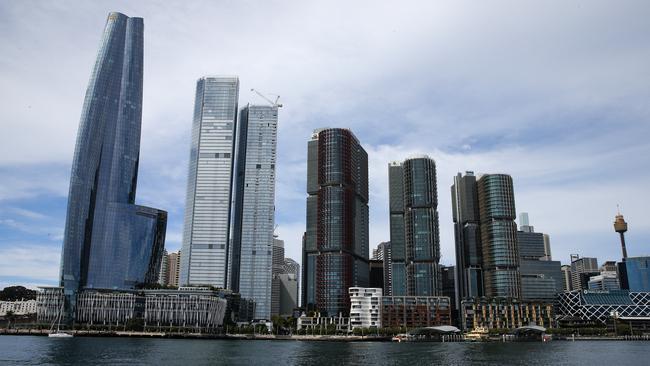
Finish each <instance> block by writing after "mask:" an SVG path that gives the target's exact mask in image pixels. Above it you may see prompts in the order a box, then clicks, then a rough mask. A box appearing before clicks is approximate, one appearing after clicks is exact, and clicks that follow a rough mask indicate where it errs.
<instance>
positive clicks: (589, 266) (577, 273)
mask: <svg viewBox="0 0 650 366" xmlns="http://www.w3.org/2000/svg"><path fill="white" fill-rule="evenodd" d="M599 274H600V271H599V270H598V260H597V259H596V258H588V257H584V258H580V257H579V256H578V255H577V254H572V255H571V289H573V290H586V289H588V288H589V287H588V282H589V278H591V276H597V275H599Z"/></svg>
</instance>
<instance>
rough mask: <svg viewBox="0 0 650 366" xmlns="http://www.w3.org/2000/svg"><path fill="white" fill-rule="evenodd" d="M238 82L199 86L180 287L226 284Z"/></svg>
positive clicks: (219, 79)
mask: <svg viewBox="0 0 650 366" xmlns="http://www.w3.org/2000/svg"><path fill="white" fill-rule="evenodd" d="M238 98H239V79H238V78H237V77H235V76H216V77H203V78H201V79H199V80H198V82H197V84H196V99H195V102H194V120H193V122H192V142H191V147H190V160H189V173H188V178H187V196H186V197H187V198H186V203H185V220H184V228H183V246H182V251H183V256H182V257H181V268H180V279H179V280H180V283H181V285H211V286H215V287H220V288H226V287H227V285H228V282H227V277H228V259H229V237H230V211H231V199H232V197H231V194H232V188H231V187H232V181H233V174H232V173H233V161H234V148H235V144H234V138H235V136H236V132H237V131H236V129H237V108H238V107H237V100H238Z"/></svg>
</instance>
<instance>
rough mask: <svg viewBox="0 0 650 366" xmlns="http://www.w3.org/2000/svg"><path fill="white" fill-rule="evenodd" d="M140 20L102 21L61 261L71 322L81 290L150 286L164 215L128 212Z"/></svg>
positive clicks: (135, 151) (136, 150)
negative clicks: (104, 22) (103, 24)
mask: <svg viewBox="0 0 650 366" xmlns="http://www.w3.org/2000/svg"><path fill="white" fill-rule="evenodd" d="M143 36H144V26H143V21H142V18H129V17H127V16H126V15H124V14H120V13H110V14H109V15H108V20H107V22H106V27H105V29H104V33H103V36H102V41H101V45H100V48H99V51H98V53H97V60H96V63H95V66H94V68H93V71H92V74H91V77H90V81H89V83H88V89H87V91H86V97H85V99H84V105H83V109H82V113H81V119H80V123H79V131H78V134H77V142H76V145H75V151H74V158H73V163H72V172H71V178H70V191H69V195H68V208H67V216H66V226H65V233H64V243H63V253H62V259H61V286H63V287H64V294H65V296H66V305H67V306H66V309H67V311H66V314H67V315H68V319H69V320H71V318H72V317H73V314H74V306H75V305H74V304H76V294H77V293H78V291H79V290H80V289H81V288H82V287H93V288H104V289H130V288H133V287H134V286H135V285H137V284H141V283H152V282H155V281H156V280H157V276H158V272H159V266H160V260H161V257H162V254H163V250H164V240H165V229H166V223H167V213H166V212H165V211H160V210H156V209H153V208H148V207H143V206H136V205H135V204H134V203H135V192H136V184H137V176H138V163H139V154H140V129H141V122H142V73H143Z"/></svg>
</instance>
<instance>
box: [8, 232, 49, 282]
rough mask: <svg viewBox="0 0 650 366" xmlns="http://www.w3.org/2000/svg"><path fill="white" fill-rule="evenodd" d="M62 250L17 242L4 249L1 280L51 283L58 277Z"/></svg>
mask: <svg viewBox="0 0 650 366" xmlns="http://www.w3.org/2000/svg"><path fill="white" fill-rule="evenodd" d="M60 256H61V248H60V247H57V246H49V245H42V244H31V243H21V242H15V243H13V247H12V246H5V247H4V248H3V255H2V256H0V279H2V278H4V279H5V280H6V279H7V278H29V279H32V280H38V281H43V283H50V282H51V281H52V280H54V279H56V278H57V277H58V273H59V261H60Z"/></svg>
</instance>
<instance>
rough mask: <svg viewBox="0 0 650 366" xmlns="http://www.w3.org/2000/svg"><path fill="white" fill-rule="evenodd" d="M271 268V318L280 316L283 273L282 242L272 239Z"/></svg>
mask: <svg viewBox="0 0 650 366" xmlns="http://www.w3.org/2000/svg"><path fill="white" fill-rule="evenodd" d="M272 257H273V263H272V266H271V275H272V278H271V316H273V315H279V314H280V277H279V275H280V274H282V273H284V240H279V239H275V238H274V239H273V251H272Z"/></svg>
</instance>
